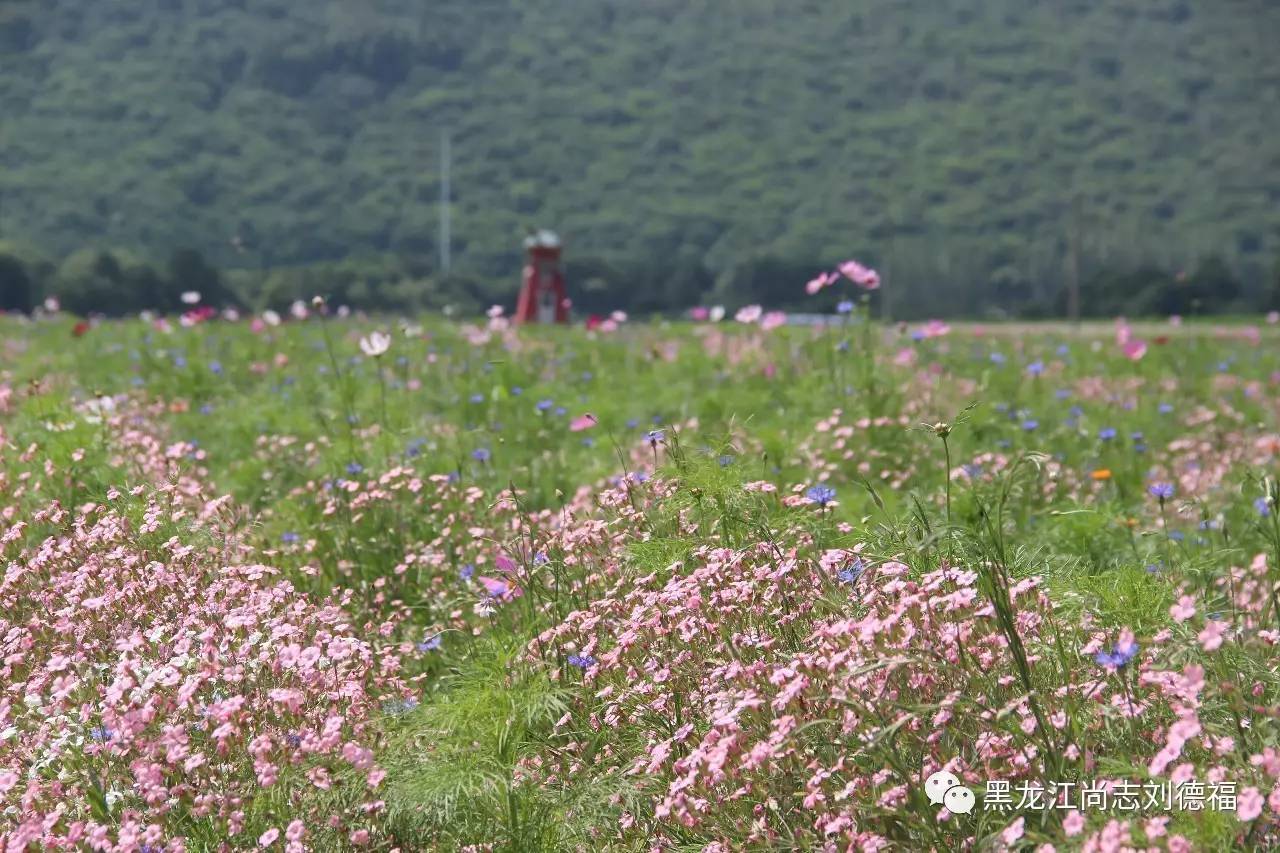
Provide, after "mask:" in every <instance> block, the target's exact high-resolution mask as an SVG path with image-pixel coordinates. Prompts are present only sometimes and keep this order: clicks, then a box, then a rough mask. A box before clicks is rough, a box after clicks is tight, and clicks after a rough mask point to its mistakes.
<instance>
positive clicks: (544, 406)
mask: <svg viewBox="0 0 1280 853" xmlns="http://www.w3.org/2000/svg"><path fill="white" fill-rule="evenodd" d="M554 405H555V402H554V401H552V400H539V401H538V405H537V409H538V411H539V412H545V411H547V410H548V409H550V408H551V407H552V406H554Z"/></svg>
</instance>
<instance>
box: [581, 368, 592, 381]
mask: <svg viewBox="0 0 1280 853" xmlns="http://www.w3.org/2000/svg"><path fill="white" fill-rule="evenodd" d="M592 376H593V374H592V373H591V371H590V370H584V371H582V381H583V382H590V381H591V378H592Z"/></svg>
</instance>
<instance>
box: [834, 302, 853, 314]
mask: <svg viewBox="0 0 1280 853" xmlns="http://www.w3.org/2000/svg"><path fill="white" fill-rule="evenodd" d="M836 311H838V312H839V313H841V314H848V313H849V312H851V311H853V300H851V299H844V300H841V301H840V303H839V304H838V305H836Z"/></svg>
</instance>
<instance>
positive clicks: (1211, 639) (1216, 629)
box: [1196, 619, 1227, 652]
mask: <svg viewBox="0 0 1280 853" xmlns="http://www.w3.org/2000/svg"><path fill="white" fill-rule="evenodd" d="M1226 632H1227V623H1226V622H1223V621H1220V620H1218V619H1211V620H1210V621H1209V622H1208V623H1207V624H1206V625H1205V626H1204V630H1203V631H1201V632H1200V635H1199V636H1198V637H1196V639H1198V640H1199V641H1200V646H1201V647H1202V648H1203V649H1204V650H1205V651H1206V652H1212V651H1214V650H1216V649H1218V648H1220V647H1221V646H1222V637H1223V635H1224V634H1226Z"/></svg>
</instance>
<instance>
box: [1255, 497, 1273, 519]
mask: <svg viewBox="0 0 1280 853" xmlns="http://www.w3.org/2000/svg"><path fill="white" fill-rule="evenodd" d="M1253 508H1254V509H1256V510H1257V511H1258V515H1260V516H1262V517H1263V518H1266V517H1267V516H1268V515H1271V501H1270V499H1268V498H1258V499H1257V500H1255V501H1254V502H1253Z"/></svg>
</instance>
